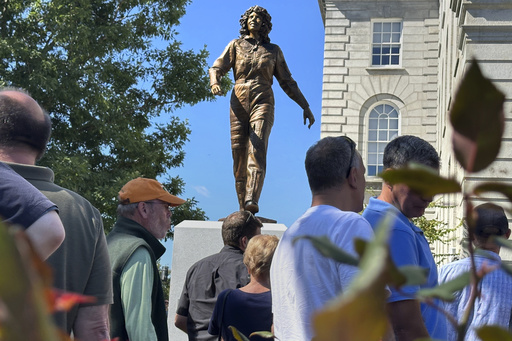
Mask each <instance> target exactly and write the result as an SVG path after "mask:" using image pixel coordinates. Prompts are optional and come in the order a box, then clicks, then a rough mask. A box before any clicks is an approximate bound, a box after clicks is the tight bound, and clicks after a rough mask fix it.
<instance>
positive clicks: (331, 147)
mask: <svg viewBox="0 0 512 341" xmlns="http://www.w3.org/2000/svg"><path fill="white" fill-rule="evenodd" d="M352 153H357V151H356V150H355V149H352V146H351V142H350V140H348V139H347V138H346V137H344V136H338V137H324V138H323V139H321V140H320V141H318V142H316V143H315V144H314V145H312V146H311V147H310V148H309V149H308V151H307V153H306V161H305V162H304V163H305V166H306V173H307V175H308V181H309V187H310V188H311V192H313V193H315V192H318V191H321V190H324V189H328V188H332V187H334V186H337V185H341V184H342V183H343V182H344V181H345V179H346V178H347V173H348V171H349V169H350V167H358V166H359V161H360V160H359V157H357V156H356V155H354V156H353V157H352V164H351V165H349V164H348V163H349V162H350V156H351V155H352ZM357 154H358V153H357Z"/></svg>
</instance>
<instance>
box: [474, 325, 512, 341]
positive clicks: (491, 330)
mask: <svg viewBox="0 0 512 341" xmlns="http://www.w3.org/2000/svg"><path fill="white" fill-rule="evenodd" d="M476 335H478V337H479V338H480V339H482V341H498V340H499V341H512V334H511V333H510V332H509V331H507V330H505V329H503V328H502V327H499V326H483V327H481V328H478V329H476Z"/></svg>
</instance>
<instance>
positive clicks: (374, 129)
mask: <svg viewBox="0 0 512 341" xmlns="http://www.w3.org/2000/svg"><path fill="white" fill-rule="evenodd" d="M399 116H400V114H399V112H398V109H397V108H395V107H394V106H393V105H391V104H379V105H376V106H375V107H374V108H373V109H372V111H371V112H370V115H369V117H368V160H367V167H366V168H367V174H368V176H376V175H377V174H379V173H380V172H382V171H383V168H384V166H383V165H382V160H383V156H384V148H385V147H386V145H387V144H388V142H389V141H391V140H392V139H394V138H395V137H397V136H398V120H399Z"/></svg>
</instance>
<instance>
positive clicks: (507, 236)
mask: <svg viewBox="0 0 512 341" xmlns="http://www.w3.org/2000/svg"><path fill="white" fill-rule="evenodd" d="M510 232H512V231H510V229H508V230H507V232H505V239H509V238H510Z"/></svg>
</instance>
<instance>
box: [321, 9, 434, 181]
mask: <svg viewBox="0 0 512 341" xmlns="http://www.w3.org/2000/svg"><path fill="white" fill-rule="evenodd" d="M321 6H325V21H324V22H325V52H324V53H325V54H324V78H323V81H324V82H323V97H322V119H321V137H325V136H333V135H340V134H343V135H348V136H349V137H351V138H352V139H353V140H354V141H356V143H357V144H358V150H359V151H360V152H361V153H362V155H363V159H365V160H366V155H367V149H366V148H367V146H366V143H365V141H367V140H368V136H367V134H368V129H367V125H368V122H367V120H368V114H369V110H370V109H371V107H372V106H373V105H375V104H376V103H391V104H393V105H395V106H396V107H397V108H398V109H399V111H400V134H401V135H404V134H415V135H419V136H421V137H422V138H424V139H426V140H427V141H429V142H431V143H435V141H436V138H437V135H436V132H437V110H436V108H437V56H438V44H437V40H438V28H439V21H438V17H439V11H438V2H437V1H385V2H383V1H361V0H354V1H325V2H324V3H321ZM371 19H401V20H403V31H402V33H403V34H402V50H401V53H402V56H401V58H402V59H401V65H400V66H399V67H385V68H382V67H372V66H371V62H370V61H371V43H372V39H371V37H372V35H371ZM368 180H369V181H370V182H380V180H379V179H377V178H372V177H369V178H368Z"/></svg>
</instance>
